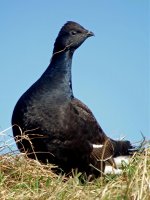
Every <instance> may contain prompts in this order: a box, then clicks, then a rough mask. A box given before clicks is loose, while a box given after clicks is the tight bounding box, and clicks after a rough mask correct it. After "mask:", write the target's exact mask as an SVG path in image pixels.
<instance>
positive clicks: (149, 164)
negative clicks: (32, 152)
mask: <svg viewBox="0 0 150 200" xmlns="http://www.w3.org/2000/svg"><path fill="white" fill-rule="evenodd" d="M52 167H54V166H52V165H51V164H47V165H43V164H41V163H39V162H38V161H36V160H31V159H28V158H27V157H26V155H25V154H17V155H14V154H9V153H6V154H2V155H0V200H93V199H94V200H149V199H150V148H149V147H148V148H147V149H146V150H145V151H144V152H143V153H140V154H138V153H136V154H135V155H134V156H133V157H132V159H131V161H130V163H129V164H128V165H127V164H126V163H122V169H123V173H122V174H121V175H106V176H105V177H101V178H98V179H95V180H93V181H91V182H86V181H85V182H84V183H81V181H80V176H81V174H78V173H76V172H75V173H74V176H73V177H71V176H70V177H68V178H66V177H65V176H63V175H56V174H54V173H53V172H52Z"/></svg>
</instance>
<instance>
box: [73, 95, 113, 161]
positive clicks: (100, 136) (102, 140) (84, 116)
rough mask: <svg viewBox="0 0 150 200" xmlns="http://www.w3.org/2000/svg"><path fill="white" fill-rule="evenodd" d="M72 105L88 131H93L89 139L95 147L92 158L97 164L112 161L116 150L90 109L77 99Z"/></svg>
mask: <svg viewBox="0 0 150 200" xmlns="http://www.w3.org/2000/svg"><path fill="white" fill-rule="evenodd" d="M71 104H72V106H73V108H74V109H75V112H77V114H78V115H79V117H80V118H81V120H84V121H85V122H86V126H87V127H88V129H89V130H88V131H90V130H91V131H92V135H91V137H90V138H89V142H90V143H91V145H92V147H93V150H92V153H91V157H92V158H93V159H94V160H95V161H96V162H99V161H108V160H110V159H112V157H113V152H114V149H113V145H112V143H111V140H110V139H109V138H108V137H107V136H106V134H105V133H104V131H103V130H102V128H101V127H100V125H99V124H98V122H97V121H96V119H95V117H94V116H93V114H92V112H91V111H90V109H89V108H88V107H87V106H86V105H85V104H83V103H82V102H81V101H80V100H78V99H76V98H74V99H73V100H72V101H71Z"/></svg>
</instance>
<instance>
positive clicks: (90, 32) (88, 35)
mask: <svg viewBox="0 0 150 200" xmlns="http://www.w3.org/2000/svg"><path fill="white" fill-rule="evenodd" d="M91 36H95V35H94V33H93V32H92V31H88V32H87V37H91Z"/></svg>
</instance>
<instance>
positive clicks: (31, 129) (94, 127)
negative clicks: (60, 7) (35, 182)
mask: <svg viewBox="0 0 150 200" xmlns="http://www.w3.org/2000/svg"><path fill="white" fill-rule="evenodd" d="M93 35H94V34H93V33H92V32H90V31H88V30H86V29H85V28H83V27H82V26H81V25H79V24H78V23H76V22H72V21H69V22H67V23H66V24H65V25H64V26H63V27H62V28H61V30H60V32H59V34H58V37H57V38H56V41H55V44H54V50H53V55H52V58H51V61H50V64H49V66H48V68H47V69H46V71H45V72H44V73H43V74H42V76H41V77H40V78H39V79H38V80H37V81H36V82H35V83H34V84H33V85H32V86H31V87H30V88H29V89H28V90H27V91H26V92H25V93H24V94H23V95H22V96H21V97H20V99H19V100H18V102H17V104H16V106H15V108H14V111H13V115H12V126H13V134H14V137H15V140H16V143H17V145H18V148H19V150H20V151H21V152H26V153H27V155H28V157H29V158H34V159H38V160H40V161H41V162H44V163H47V162H49V163H53V164H56V165H57V166H58V167H59V168H61V169H62V170H63V171H64V172H65V173H68V172H70V171H71V170H72V169H78V171H81V172H85V173H87V175H90V174H93V175H95V176H99V175H100V172H101V171H104V168H105V162H106V161H107V162H109V163H111V165H113V166H114V167H116V166H115V162H114V159H113V157H115V156H118V155H128V154H129V149H130V148H131V144H130V142H129V141H115V140H112V139H110V138H109V137H107V136H106V134H105V133H104V131H103V130H102V128H101V127H100V125H99V124H98V122H97V121H96V119H95V117H94V116H93V114H92V112H91V111H90V109H89V108H88V107H87V106H86V105H85V104H83V103H82V102H81V101H80V100H78V99H76V98H75V97H74V95H73V91H72V80H71V65H72V58H73V54H74V52H75V50H76V49H77V48H78V47H79V46H80V45H81V44H82V43H83V42H84V41H85V40H86V39H87V38H89V37H91V36H93Z"/></svg>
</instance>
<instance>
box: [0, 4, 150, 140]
mask: <svg viewBox="0 0 150 200" xmlns="http://www.w3.org/2000/svg"><path fill="white" fill-rule="evenodd" d="M70 20H72V21H76V22H78V23H80V24H81V25H82V26H84V27H85V28H87V29H89V30H91V31H93V32H94V33H95V37H92V38H89V39H88V40H87V41H86V42H85V43H84V44H83V45H82V46H81V47H80V48H79V49H78V50H77V51H76V52H75V54H74V58H73V66H72V78H73V90H74V95H75V96H76V97H77V98H79V99H80V100H82V101H83V102H84V103H85V104H86V105H88V107H89V108H90V109H91V110H92V111H93V113H94V115H95V117H96V118H97V120H98V122H99V123H100V125H101V127H102V128H103V129H104V130H105V132H106V133H107V135H109V136H110V137H112V138H115V139H116V138H120V137H123V136H126V139H130V140H131V141H133V142H136V141H139V140H140V139H141V134H140V132H142V133H143V134H144V135H146V136H147V138H149V134H150V133H149V117H150V102H149V92H150V90H149V86H150V82H149V79H150V74H149V69H148V68H149V66H148V60H149V52H148V31H149V30H148V0H143V1H141V0H132V1H131V0H126V1H120V0H113V1H112V0H107V1H105V0H94V1H86V0H82V1H80V0H76V1H72V2H71V1H69V0H64V1H59V2H58V1H49V0H43V1H41V0H31V1H29V0H27V1H19V0H13V1H8V0H5V1H0V25H1V28H0V29H1V31H0V131H2V130H4V129H6V128H8V127H10V121H11V115H12V111H13V108H14V106H15V103H16V102H17V100H18V98H19V97H20V96H21V95H22V94H23V93H24V92H25V91H26V90H27V89H28V87H30V86H31V84H32V83H34V82H35V81H36V80H37V79H38V78H39V77H40V75H41V74H42V73H43V72H44V71H45V69H46V68H47V66H48V64H49V61H50V57H51V54H52V50H53V43H54V41H55V38H56V37H57V34H58V31H59V29H60V28H61V26H62V25H63V24H64V23H65V22H66V21H70ZM5 134H6V135H11V134H12V133H11V130H9V131H7V132H6V133H5Z"/></svg>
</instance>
